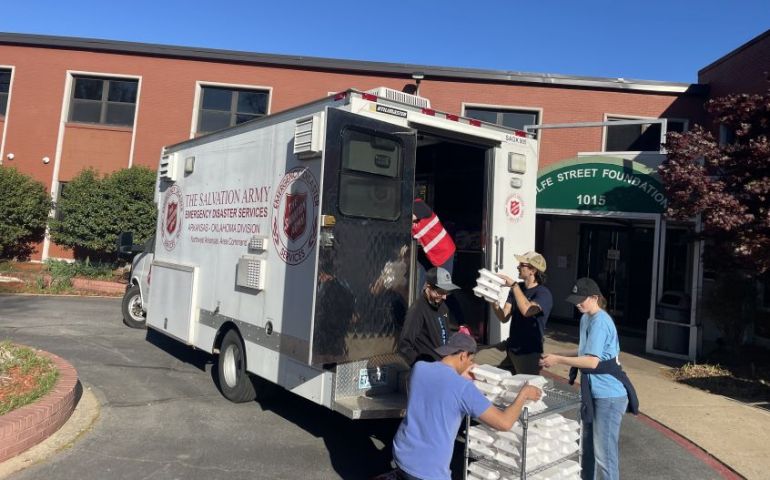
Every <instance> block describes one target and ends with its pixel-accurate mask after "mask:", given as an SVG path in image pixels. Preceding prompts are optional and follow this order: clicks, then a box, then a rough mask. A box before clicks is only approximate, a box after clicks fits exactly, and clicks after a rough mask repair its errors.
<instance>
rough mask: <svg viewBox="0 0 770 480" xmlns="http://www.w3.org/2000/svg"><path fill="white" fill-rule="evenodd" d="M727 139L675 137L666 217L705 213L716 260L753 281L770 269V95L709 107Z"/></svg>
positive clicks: (667, 166)
mask: <svg viewBox="0 0 770 480" xmlns="http://www.w3.org/2000/svg"><path fill="white" fill-rule="evenodd" d="M706 108H707V110H708V112H709V113H711V115H712V116H713V117H714V119H715V123H716V124H717V125H722V126H723V128H724V131H725V132H726V133H727V135H726V138H727V141H726V142H724V143H723V144H722V145H720V142H718V141H717V140H716V139H715V138H714V136H713V135H712V134H711V133H710V132H709V131H707V130H705V129H704V128H702V127H700V126H696V127H695V128H693V129H692V130H691V131H689V132H686V133H682V134H679V133H670V134H669V135H668V137H667V142H666V148H667V150H668V159H667V161H666V162H664V163H663V164H662V165H661V166H660V167H659V171H660V174H661V177H662V179H663V182H664V187H665V190H666V194H667V195H668V199H669V206H668V209H667V212H666V214H667V216H668V217H669V218H673V219H689V218H693V217H695V216H697V215H700V218H701V221H702V232H701V233H700V236H701V238H703V239H710V240H712V242H710V245H712V248H710V253H709V257H710V258H709V261H710V262H713V265H714V266H715V267H716V268H718V269H721V268H725V267H726V268H732V269H735V268H739V269H742V270H744V271H746V272H747V273H748V274H749V275H750V276H757V275H760V274H763V273H765V272H768V271H769V270H770V144H769V143H768V133H770V90H768V92H767V93H765V94H754V95H749V94H738V95H729V96H727V97H723V98H718V99H714V100H710V101H709V102H708V103H707V104H706Z"/></svg>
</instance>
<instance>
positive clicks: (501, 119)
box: [465, 107, 540, 136]
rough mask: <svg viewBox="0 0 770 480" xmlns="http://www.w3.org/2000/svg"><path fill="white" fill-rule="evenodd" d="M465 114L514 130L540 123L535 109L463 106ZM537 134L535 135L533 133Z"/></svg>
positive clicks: (538, 114)
mask: <svg viewBox="0 0 770 480" xmlns="http://www.w3.org/2000/svg"><path fill="white" fill-rule="evenodd" d="M465 116H466V117H469V118H475V119H476V120H481V121H482V122H487V123H496V124H498V125H502V126H504V127H508V128H515V129H516V130H524V126H525V125H537V124H538V123H540V113H539V112H537V111H535V110H515V109H510V110H509V109H506V110H498V109H492V108H479V107H465ZM535 136H537V135H535Z"/></svg>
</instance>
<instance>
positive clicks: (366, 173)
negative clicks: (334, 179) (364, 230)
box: [339, 128, 402, 220]
mask: <svg viewBox="0 0 770 480" xmlns="http://www.w3.org/2000/svg"><path fill="white" fill-rule="evenodd" d="M401 150H402V147H401V143H400V142H399V141H398V140H397V139H393V138H390V137H387V136H383V135H382V134H378V133H375V132H367V131H364V130H359V129H354V128H346V129H345V130H344V131H343V132H342V165H341V167H342V168H340V191H339V208H340V212H342V213H343V214H345V215H348V216H351V217H366V218H373V219H380V220H397V219H398V218H399V216H400V213H401V178H400V172H401Z"/></svg>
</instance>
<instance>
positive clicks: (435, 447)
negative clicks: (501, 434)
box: [393, 333, 542, 480]
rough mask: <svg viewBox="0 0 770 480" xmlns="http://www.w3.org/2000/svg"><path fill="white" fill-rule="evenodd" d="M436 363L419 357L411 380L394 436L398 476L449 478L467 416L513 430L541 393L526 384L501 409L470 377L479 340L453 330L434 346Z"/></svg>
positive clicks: (503, 428) (442, 479)
mask: <svg viewBox="0 0 770 480" xmlns="http://www.w3.org/2000/svg"><path fill="white" fill-rule="evenodd" d="M434 351H435V353H436V354H437V355H439V356H440V358H441V361H438V362H419V361H418V362H417V363H416V364H415V365H414V368H413V369H412V374H411V376H410V379H409V399H408V403H407V407H406V415H405V416H404V419H403V420H402V421H401V425H400V426H399V427H398V431H397V432H396V435H395V437H394V438H393V459H394V460H395V462H396V465H397V478H399V479H402V480H412V479H440V480H449V479H450V478H451V472H450V470H449V464H450V461H451V458H452V452H453V450H454V442H455V437H456V436H457V431H458V430H459V428H460V423H461V422H462V420H463V417H464V416H465V415H469V416H471V417H473V418H476V419H478V420H480V421H482V422H484V423H486V424H487V425H489V426H490V427H492V428H494V429H497V430H510V429H511V428H512V427H513V425H514V423H516V420H518V418H519V415H520V414H521V410H522V408H523V406H524V403H525V402H526V401H527V400H538V399H540V396H541V394H542V392H541V391H540V389H538V388H536V387H533V386H531V385H526V386H524V387H523V388H522V389H521V391H520V392H519V394H518V396H517V397H516V399H515V400H514V401H513V403H512V404H511V405H510V406H508V407H507V408H506V409H505V410H501V409H499V408H497V407H496V406H494V405H492V403H491V402H490V401H489V400H488V399H487V398H486V397H485V396H484V395H483V394H482V393H481V392H480V391H479V390H478V389H477V388H476V386H475V385H474V384H473V382H472V381H470V379H469V378H470V373H469V372H470V370H471V368H472V367H473V366H474V363H473V356H474V354H475V353H476V341H475V340H474V339H473V337H471V336H470V335H467V334H464V333H455V334H454V335H452V336H451V337H450V338H449V340H447V342H446V343H445V344H444V345H441V346H439V347H436V348H435V350H434Z"/></svg>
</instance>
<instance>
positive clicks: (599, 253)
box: [576, 224, 654, 333]
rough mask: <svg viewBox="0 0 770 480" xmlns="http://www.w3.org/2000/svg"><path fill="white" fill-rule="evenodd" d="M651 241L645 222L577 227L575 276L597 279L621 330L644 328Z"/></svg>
mask: <svg viewBox="0 0 770 480" xmlns="http://www.w3.org/2000/svg"><path fill="white" fill-rule="evenodd" d="M653 241H654V236H653V228H652V227H647V226H644V225H632V224H631V225H600V224H583V225H581V227H580V248H579V250H578V277H591V278H592V279H594V280H595V281H596V283H597V284H598V285H599V287H600V288H601V290H602V292H603V293H604V296H605V298H606V299H607V312H608V313H609V314H610V315H612V317H613V319H614V320H615V323H616V325H617V326H618V327H619V328H621V329H623V330H627V331H633V332H639V333H642V332H644V331H645V329H646V325H647V319H648V318H649V305H650V294H651V289H652V287H651V284H652V281H651V280H652V259H653ZM576 312H577V311H576Z"/></svg>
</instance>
